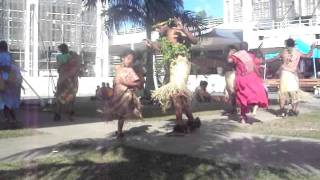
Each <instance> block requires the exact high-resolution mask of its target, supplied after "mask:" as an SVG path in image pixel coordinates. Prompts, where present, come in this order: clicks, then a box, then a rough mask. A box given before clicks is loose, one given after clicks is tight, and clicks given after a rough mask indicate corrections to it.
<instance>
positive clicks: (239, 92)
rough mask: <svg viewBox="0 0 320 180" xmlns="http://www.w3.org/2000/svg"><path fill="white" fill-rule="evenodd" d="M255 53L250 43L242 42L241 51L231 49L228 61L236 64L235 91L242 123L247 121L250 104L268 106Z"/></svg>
mask: <svg viewBox="0 0 320 180" xmlns="http://www.w3.org/2000/svg"><path fill="white" fill-rule="evenodd" d="M254 58H256V57H255V56H254V55H253V54H250V53H248V44H247V43H246V42H243V43H241V46H240V51H237V50H236V49H231V50H230V52H229V56H228V61H229V62H232V63H234V64H235V71H236V78H235V93H236V100H237V103H238V104H239V105H240V111H241V118H240V122H241V123H247V115H246V114H247V113H248V112H249V107H250V106H255V105H258V107H263V108H266V107H268V98H267V96H266V93H265V89H264V86H263V82H262V80H261V78H259V77H258V75H257V73H256V72H255V60H254Z"/></svg>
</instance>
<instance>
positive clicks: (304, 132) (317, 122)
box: [238, 112, 320, 139]
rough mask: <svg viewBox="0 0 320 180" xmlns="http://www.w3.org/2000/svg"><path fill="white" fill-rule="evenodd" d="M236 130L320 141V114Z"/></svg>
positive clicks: (305, 115) (314, 113)
mask: <svg viewBox="0 0 320 180" xmlns="http://www.w3.org/2000/svg"><path fill="white" fill-rule="evenodd" d="M238 130H239V131H241V132H248V133H256V134H264V135H278V136H291V137H304V138H314V139H320V113H319V112H312V113H308V114H302V115H300V116H298V117H290V118H287V119H278V120H274V121H270V122H264V123H255V124H253V125H250V126H246V127H244V126H241V127H239V129H238Z"/></svg>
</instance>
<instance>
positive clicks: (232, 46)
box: [228, 45, 238, 51]
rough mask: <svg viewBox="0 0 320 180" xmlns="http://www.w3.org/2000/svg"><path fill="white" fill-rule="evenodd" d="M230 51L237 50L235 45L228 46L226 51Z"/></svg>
mask: <svg viewBox="0 0 320 180" xmlns="http://www.w3.org/2000/svg"><path fill="white" fill-rule="evenodd" d="M231 49H234V50H237V51H238V48H237V47H236V46H235V45H230V46H228V50H229V51H230V50H231Z"/></svg>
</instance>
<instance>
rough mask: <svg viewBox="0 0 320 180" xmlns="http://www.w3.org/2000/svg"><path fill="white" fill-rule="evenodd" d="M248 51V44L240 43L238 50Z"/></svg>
mask: <svg viewBox="0 0 320 180" xmlns="http://www.w3.org/2000/svg"><path fill="white" fill-rule="evenodd" d="M248 49H249V44H248V43H247V42H241V43H240V50H245V51H248Z"/></svg>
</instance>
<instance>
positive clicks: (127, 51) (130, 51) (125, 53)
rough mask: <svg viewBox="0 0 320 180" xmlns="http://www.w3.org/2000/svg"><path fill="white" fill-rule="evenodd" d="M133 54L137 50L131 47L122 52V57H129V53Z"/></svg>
mask: <svg viewBox="0 0 320 180" xmlns="http://www.w3.org/2000/svg"><path fill="white" fill-rule="evenodd" d="M130 54H131V55H133V56H135V52H134V51H133V50H131V49H128V50H125V51H124V52H123V53H122V54H121V59H122V58H125V57H127V56H128V55H130Z"/></svg>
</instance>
